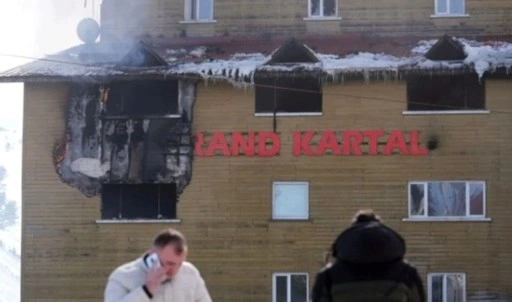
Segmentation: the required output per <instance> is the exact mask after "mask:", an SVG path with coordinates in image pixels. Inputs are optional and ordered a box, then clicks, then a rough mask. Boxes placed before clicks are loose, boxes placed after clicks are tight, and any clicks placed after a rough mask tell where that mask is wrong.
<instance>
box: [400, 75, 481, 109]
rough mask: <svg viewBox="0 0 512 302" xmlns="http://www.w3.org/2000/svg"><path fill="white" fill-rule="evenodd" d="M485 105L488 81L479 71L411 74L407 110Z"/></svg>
mask: <svg viewBox="0 0 512 302" xmlns="http://www.w3.org/2000/svg"><path fill="white" fill-rule="evenodd" d="M481 109H485V83H484V80H483V79H482V80H479V79H478V76H477V75H446V76H445V75H442V76H410V77H409V78H408V79H407V110H410V111H429V110H481Z"/></svg>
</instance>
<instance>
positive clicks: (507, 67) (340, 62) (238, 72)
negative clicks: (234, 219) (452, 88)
mask: <svg viewBox="0 0 512 302" xmlns="http://www.w3.org/2000/svg"><path fill="white" fill-rule="evenodd" d="M321 58H322V57H321ZM323 59H324V60H323V61H322V62H318V63H301V64H294V65H288V64H283V65H264V62H265V58H264V57H260V58H258V59H251V60H237V61H228V60H226V61H213V62H203V63H175V64H174V65H172V66H165V67H157V68H124V69H119V68H111V67H105V66H92V67H89V66H82V67H80V68H75V69H70V70H69V69H65V68H62V66H58V68H57V67H56V68H52V66H45V68H44V69H42V71H41V70H39V71H38V70H34V71H32V72H30V71H28V72H27V71H25V72H23V71H22V70H20V71H15V72H12V71H11V72H5V73H4V74H0V82H80V81H83V82H109V81H116V80H119V81H122V80H137V79H168V78H172V77H175V78H183V79H193V80H204V81H227V82H230V83H234V84H237V85H238V84H244V85H245V84H253V82H254V75H255V73H257V74H258V76H269V77H270V76H283V77H296V76H307V75H311V76H315V77H322V78H323V79H325V80H333V79H338V78H340V77H356V78H357V77H361V78H363V79H365V80H368V79H389V78H390V77H391V78H401V77H403V76H406V75H408V74H424V75H436V74H437V75H442V74H447V75H449V74H473V73H477V74H478V75H479V76H480V77H482V76H483V75H492V74H494V73H496V72H499V73H501V74H503V73H505V74H507V75H508V74H509V73H512V59H508V58H504V59H494V60H487V61H476V62H472V61H469V62H468V61H430V60H427V59H425V58H423V57H410V58H394V57H387V58H385V59H383V60H380V61H379V60H378V59H375V58H368V57H363V58H362V59H361V58H358V59H360V60H362V61H360V62H361V64H357V63H358V61H357V60H354V61H348V60H350V59H346V58H341V59H340V58H333V57H327V59H326V57H324V58H323ZM374 62H375V63H374ZM373 63H374V64H373ZM372 64H373V65H376V66H372ZM53 67H55V66H53Z"/></svg>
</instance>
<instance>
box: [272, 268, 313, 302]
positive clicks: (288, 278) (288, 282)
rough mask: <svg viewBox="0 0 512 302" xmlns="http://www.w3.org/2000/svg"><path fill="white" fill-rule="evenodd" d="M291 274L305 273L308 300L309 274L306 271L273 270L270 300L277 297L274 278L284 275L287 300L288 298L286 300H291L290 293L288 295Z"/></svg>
mask: <svg viewBox="0 0 512 302" xmlns="http://www.w3.org/2000/svg"><path fill="white" fill-rule="evenodd" d="M292 275H306V299H307V301H309V274H308V273H306V272H274V273H272V302H277V301H276V300H277V297H276V291H277V288H276V279H277V277H283V276H284V277H286V292H287V298H288V299H287V300H290V301H287V302H292V301H291V295H290V292H291V290H290V289H291V284H292V283H291V277H292Z"/></svg>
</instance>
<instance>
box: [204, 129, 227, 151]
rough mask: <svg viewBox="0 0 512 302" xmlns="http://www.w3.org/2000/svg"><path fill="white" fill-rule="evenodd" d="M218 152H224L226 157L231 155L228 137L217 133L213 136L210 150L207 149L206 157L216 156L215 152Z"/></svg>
mask: <svg viewBox="0 0 512 302" xmlns="http://www.w3.org/2000/svg"><path fill="white" fill-rule="evenodd" d="M217 150H219V151H222V154H223V155H224V156H230V155H231V153H230V152H229V147H228V142H227V141H226V137H225V136H224V133H222V132H216V133H215V134H213V136H212V138H211V139H210V145H209V146H208V149H206V155H210V156H211V155H214V154H215V151H217Z"/></svg>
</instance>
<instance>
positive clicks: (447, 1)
mask: <svg viewBox="0 0 512 302" xmlns="http://www.w3.org/2000/svg"><path fill="white" fill-rule="evenodd" d="M435 1H436V2H435V6H436V15H463V14H464V12H465V1H466V0H435Z"/></svg>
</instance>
